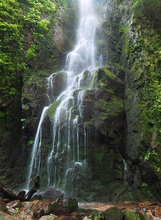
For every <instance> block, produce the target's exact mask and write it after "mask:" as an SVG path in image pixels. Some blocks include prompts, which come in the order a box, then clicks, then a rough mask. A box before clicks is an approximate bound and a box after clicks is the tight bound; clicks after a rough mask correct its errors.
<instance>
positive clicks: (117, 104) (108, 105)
mask: <svg viewBox="0 0 161 220" xmlns="http://www.w3.org/2000/svg"><path fill="white" fill-rule="evenodd" d="M96 104H97V105H98V106H99V108H101V110H102V114H101V116H100V118H104V119H105V118H109V117H112V116H117V115H118V114H119V113H120V112H122V111H123V108H124V106H123V100H122V99H120V98H118V97H117V96H113V97H112V98H111V100H110V101H106V100H104V99H99V100H98V101H97V102H96Z"/></svg>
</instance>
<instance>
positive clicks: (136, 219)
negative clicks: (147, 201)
mask: <svg viewBox="0 0 161 220" xmlns="http://www.w3.org/2000/svg"><path fill="white" fill-rule="evenodd" d="M124 219H125V220H149V217H148V216H146V215H143V214H141V213H138V212H134V211H131V210H126V211H125V218H124Z"/></svg>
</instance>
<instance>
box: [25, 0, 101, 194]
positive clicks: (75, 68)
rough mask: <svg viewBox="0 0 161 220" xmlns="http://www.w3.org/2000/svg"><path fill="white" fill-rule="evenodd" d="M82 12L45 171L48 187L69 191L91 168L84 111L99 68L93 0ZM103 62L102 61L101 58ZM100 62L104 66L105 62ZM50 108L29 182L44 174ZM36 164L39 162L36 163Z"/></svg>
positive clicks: (50, 86)
mask: <svg viewBox="0 0 161 220" xmlns="http://www.w3.org/2000/svg"><path fill="white" fill-rule="evenodd" d="M79 9H80V22H79V27H78V31H77V40H76V45H75V47H74V49H73V50H72V51H71V52H69V53H68V55H67V57H66V62H65V67H64V69H63V70H62V72H63V73H65V74H66V88H65V89H64V91H62V92H61V93H60V94H59V95H58V96H57V98H56V99H55V101H56V102H59V105H58V107H57V108H56V110H55V114H54V116H53V123H52V124H53V129H52V130H53V135H52V136H53V141H52V147H51V151H50V153H49V155H48V158H47V159H46V160H47V162H46V164H47V166H46V168H43V169H46V171H47V175H48V186H55V187H57V188H60V189H63V190H65V191H66V190H69V188H70V184H72V180H74V176H75V175H76V173H79V174H80V173H81V170H82V169H85V167H86V166H87V156H88V155H87V143H88V140H87V138H88V135H87V129H86V126H85V125H84V124H83V123H84V119H83V112H82V109H83V100H84V97H85V93H86V90H88V89H89V88H90V84H91V81H92V77H93V73H94V70H95V68H96V58H95V51H96V46H95V31H96V26H97V18H96V16H95V13H94V3H93V0H80V1H79ZM100 60H102V58H101V57H100ZM99 62H100V63H101V61H99ZM53 76H54V74H52V75H51V76H50V77H49V78H48V83H47V93H48V98H49V100H50V101H52V100H53V97H52V95H53V93H54V89H53V84H52V77H53ZM51 105H52V104H51ZM48 108H49V107H48ZM48 108H46V107H45V108H44V111H43V113H42V117H41V120H40V122H39V127H38V131H37V134H36V138H35V142H34V146H33V151H32V159H31V162H30V168H29V174H28V180H29V179H30V178H31V176H32V175H34V174H35V173H36V175H38V174H39V172H40V165H39V164H40V160H41V158H40V157H39V154H40V152H39V151H41V140H40V139H41V138H40V128H41V126H42V122H43V120H44V117H45V114H46V112H47V110H48ZM81 124H82V125H83V126H81ZM35 161H37V162H36V163H35ZM38 161H39V162H38ZM35 169H36V171H35ZM83 172H84V171H83Z"/></svg>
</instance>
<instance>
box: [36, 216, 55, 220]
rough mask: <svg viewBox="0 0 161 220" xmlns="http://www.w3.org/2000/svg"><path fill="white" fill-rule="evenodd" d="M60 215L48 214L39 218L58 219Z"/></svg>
mask: <svg viewBox="0 0 161 220" xmlns="http://www.w3.org/2000/svg"><path fill="white" fill-rule="evenodd" d="M58 219H59V218H58V216H56V215H46V216H42V217H41V218H40V219H39V220H58Z"/></svg>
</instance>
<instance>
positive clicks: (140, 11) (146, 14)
mask: <svg viewBox="0 0 161 220" xmlns="http://www.w3.org/2000/svg"><path fill="white" fill-rule="evenodd" d="M133 9H134V11H135V14H136V15H137V16H138V17H142V18H146V19H148V21H150V22H151V23H152V24H154V26H158V25H160V22H161V13H160V11H161V2H160V0H136V1H135V3H134V6H133Z"/></svg>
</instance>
